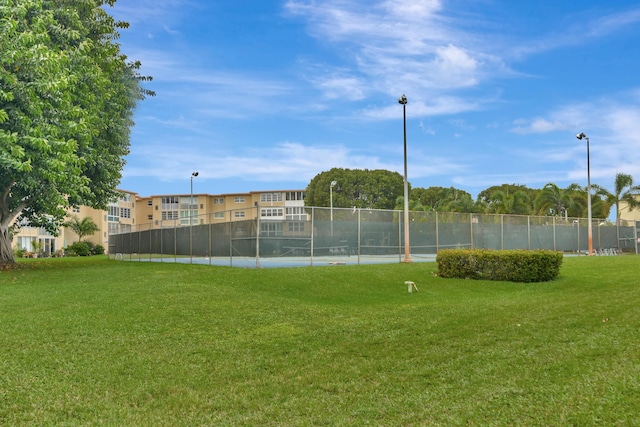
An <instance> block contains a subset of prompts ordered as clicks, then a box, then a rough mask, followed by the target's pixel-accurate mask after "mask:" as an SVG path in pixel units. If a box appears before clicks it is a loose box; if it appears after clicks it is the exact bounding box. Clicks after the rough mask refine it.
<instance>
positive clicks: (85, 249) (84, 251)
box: [65, 242, 104, 256]
mask: <svg viewBox="0 0 640 427" xmlns="http://www.w3.org/2000/svg"><path fill="white" fill-rule="evenodd" d="M102 254H104V247H103V246H102V245H96V244H95V243H93V242H75V243H74V244H72V245H70V246H69V247H67V249H66V251H65V255H67V256H89V255H102Z"/></svg>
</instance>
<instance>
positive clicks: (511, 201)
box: [487, 190, 531, 215]
mask: <svg viewBox="0 0 640 427" xmlns="http://www.w3.org/2000/svg"><path fill="white" fill-rule="evenodd" d="M490 200H492V202H491V204H489V206H488V207H487V213H494V214H513V215H529V214H530V213H531V212H530V210H529V205H530V202H529V195H528V194H527V193H526V192H524V191H522V190H516V191H514V192H513V193H508V192H505V191H502V190H496V191H494V192H493V193H491V196H490Z"/></svg>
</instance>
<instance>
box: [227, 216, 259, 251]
mask: <svg viewBox="0 0 640 427" xmlns="http://www.w3.org/2000/svg"><path fill="white" fill-rule="evenodd" d="M256 237H257V233H256V221H254V220H242V221H234V222H232V223H231V237H230V240H231V253H230V256H232V257H235V256H240V257H255V256H256V253H257V252H256Z"/></svg>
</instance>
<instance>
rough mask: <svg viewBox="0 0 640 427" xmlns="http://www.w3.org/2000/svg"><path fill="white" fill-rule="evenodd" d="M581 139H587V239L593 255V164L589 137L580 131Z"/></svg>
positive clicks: (590, 253) (577, 136)
mask: <svg viewBox="0 0 640 427" xmlns="http://www.w3.org/2000/svg"><path fill="white" fill-rule="evenodd" d="M576 138H578V139H579V140H583V139H585V140H586V141H587V222H588V223H589V224H588V228H587V239H588V240H589V256H591V255H593V229H592V226H591V164H590V159H589V137H588V136H587V135H585V134H584V132H580V133H579V134H577V135H576Z"/></svg>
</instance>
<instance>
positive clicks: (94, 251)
mask: <svg viewBox="0 0 640 427" xmlns="http://www.w3.org/2000/svg"><path fill="white" fill-rule="evenodd" d="M91 255H104V246H102V245H94V246H93V248H91Z"/></svg>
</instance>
